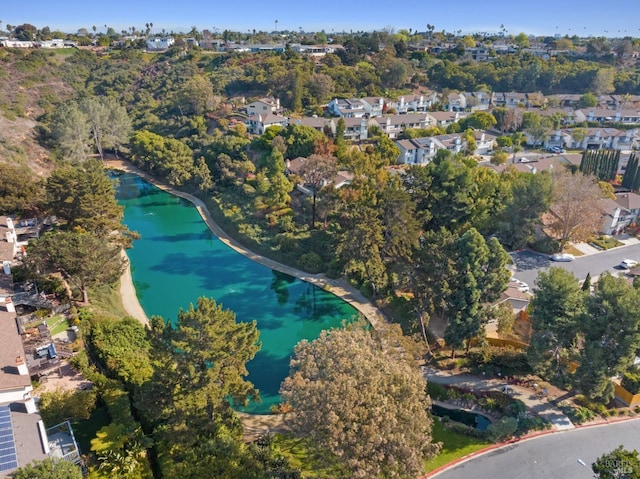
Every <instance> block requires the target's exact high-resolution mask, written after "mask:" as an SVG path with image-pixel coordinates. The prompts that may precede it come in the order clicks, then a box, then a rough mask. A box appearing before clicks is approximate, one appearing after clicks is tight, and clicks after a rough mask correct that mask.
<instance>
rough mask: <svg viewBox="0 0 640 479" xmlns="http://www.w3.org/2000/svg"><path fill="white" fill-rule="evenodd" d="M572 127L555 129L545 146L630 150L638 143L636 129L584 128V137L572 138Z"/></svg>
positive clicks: (639, 137) (639, 143) (639, 141)
mask: <svg viewBox="0 0 640 479" xmlns="http://www.w3.org/2000/svg"><path fill="white" fill-rule="evenodd" d="M573 131H574V128H564V129H560V130H556V131H555V132H553V133H551V134H550V135H549V138H548V139H547V140H546V141H545V142H544V147H545V148H552V147H554V146H559V147H561V148H571V149H579V150H597V149H600V148H608V149H613V150H632V149H635V148H637V146H638V145H640V136H639V135H638V129H633V130H618V129H617V128H586V129H583V128H582V129H581V131H585V132H586V134H585V135H584V138H577V139H576V138H574V137H573V135H572V133H573Z"/></svg>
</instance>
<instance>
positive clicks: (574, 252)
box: [562, 245, 584, 257]
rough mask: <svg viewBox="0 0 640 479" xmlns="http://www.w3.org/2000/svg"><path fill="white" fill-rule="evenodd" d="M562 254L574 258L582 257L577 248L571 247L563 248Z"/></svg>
mask: <svg viewBox="0 0 640 479" xmlns="http://www.w3.org/2000/svg"><path fill="white" fill-rule="evenodd" d="M562 252H563V253H569V254H572V255H573V256H575V257H578V256H582V255H583V254H584V253H582V251H580V250H579V249H578V248H576V247H575V246H572V245H566V246H565V247H564V250H562Z"/></svg>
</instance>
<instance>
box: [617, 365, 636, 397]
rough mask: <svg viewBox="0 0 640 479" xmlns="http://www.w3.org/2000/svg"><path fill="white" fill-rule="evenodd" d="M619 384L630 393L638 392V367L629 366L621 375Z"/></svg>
mask: <svg viewBox="0 0 640 479" xmlns="http://www.w3.org/2000/svg"><path fill="white" fill-rule="evenodd" d="M620 385H621V386H622V387H623V388H625V389H626V390H627V391H629V392H630V393H631V394H638V393H639V392H640V368H638V367H637V366H632V367H630V368H629V369H628V370H627V372H625V373H624V375H623V376H622V381H621V382H620Z"/></svg>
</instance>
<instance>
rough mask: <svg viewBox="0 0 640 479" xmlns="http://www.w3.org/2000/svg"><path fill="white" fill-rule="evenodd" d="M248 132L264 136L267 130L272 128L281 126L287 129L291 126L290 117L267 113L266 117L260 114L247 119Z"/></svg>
mask: <svg viewBox="0 0 640 479" xmlns="http://www.w3.org/2000/svg"><path fill="white" fill-rule="evenodd" d="M245 123H246V125H247V130H248V131H249V133H252V134H254V135H262V134H263V133H264V132H265V131H266V130H267V128H269V127H272V126H281V127H282V128H286V127H287V126H288V125H289V117H287V116H282V115H274V114H273V113H270V112H269V113H266V114H264V115H262V114H258V115H253V116H250V117H249V118H247V120H246V122H245Z"/></svg>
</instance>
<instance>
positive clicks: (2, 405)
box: [0, 218, 48, 477]
mask: <svg viewBox="0 0 640 479" xmlns="http://www.w3.org/2000/svg"><path fill="white" fill-rule="evenodd" d="M0 221H1V223H2V224H1V225H0V262H1V263H2V264H3V270H2V271H0V430H2V441H1V449H2V453H1V454H0V471H1V473H2V475H3V477H5V475H7V474H10V473H11V472H13V471H15V469H17V468H18V467H22V466H25V465H27V464H28V463H29V462H31V461H34V460H43V459H46V458H47V452H48V450H47V449H48V440H47V436H46V432H45V431H44V425H43V423H42V420H41V419H40V415H39V414H38V413H37V409H36V405H35V402H34V400H33V398H32V397H31V392H32V391H33V386H32V383H31V375H30V373H29V367H28V364H27V363H28V358H27V357H26V355H25V350H24V347H23V345H22V338H21V336H20V333H19V330H18V325H17V323H16V310H15V306H14V302H13V277H12V275H11V261H12V260H13V258H14V248H13V245H12V244H11V243H10V242H9V241H8V239H9V238H10V237H11V234H10V232H9V228H8V226H5V225H6V218H2V219H0ZM5 238H6V239H7V240H5Z"/></svg>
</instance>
